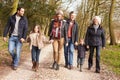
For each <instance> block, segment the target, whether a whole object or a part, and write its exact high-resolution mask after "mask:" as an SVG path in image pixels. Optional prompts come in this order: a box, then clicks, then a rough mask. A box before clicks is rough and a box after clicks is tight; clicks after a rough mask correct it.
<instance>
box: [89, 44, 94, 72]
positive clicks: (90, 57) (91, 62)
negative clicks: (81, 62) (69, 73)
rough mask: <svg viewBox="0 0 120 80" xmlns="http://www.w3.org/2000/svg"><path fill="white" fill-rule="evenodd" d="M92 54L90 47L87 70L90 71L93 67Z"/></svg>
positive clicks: (92, 50) (92, 47)
mask: <svg viewBox="0 0 120 80" xmlns="http://www.w3.org/2000/svg"><path fill="white" fill-rule="evenodd" d="M93 54H94V46H90V54H89V59H88V69H89V70H90V69H91V67H92V65H93Z"/></svg>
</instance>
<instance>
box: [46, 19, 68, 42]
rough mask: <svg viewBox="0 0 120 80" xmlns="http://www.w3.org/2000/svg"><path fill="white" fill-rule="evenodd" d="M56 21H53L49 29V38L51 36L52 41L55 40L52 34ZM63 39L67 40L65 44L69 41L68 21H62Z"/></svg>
mask: <svg viewBox="0 0 120 80" xmlns="http://www.w3.org/2000/svg"><path fill="white" fill-rule="evenodd" d="M54 21H55V20H52V21H51V23H50V28H49V31H48V36H50V40H51V39H54V37H53V35H52V34H51V33H52V29H53V25H54V24H53V23H54ZM61 38H64V39H65V42H67V41H68V38H67V26H66V20H62V26H61Z"/></svg>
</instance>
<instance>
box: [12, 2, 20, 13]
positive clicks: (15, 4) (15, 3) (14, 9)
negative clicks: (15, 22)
mask: <svg viewBox="0 0 120 80" xmlns="http://www.w3.org/2000/svg"><path fill="white" fill-rule="evenodd" d="M18 3H19V0H14V2H13V5H12V11H11V15H13V14H14V13H15V12H16V10H17V7H18Z"/></svg>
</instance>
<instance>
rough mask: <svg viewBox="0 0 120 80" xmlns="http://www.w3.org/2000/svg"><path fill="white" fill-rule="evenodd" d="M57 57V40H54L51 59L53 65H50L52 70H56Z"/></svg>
mask: <svg viewBox="0 0 120 80" xmlns="http://www.w3.org/2000/svg"><path fill="white" fill-rule="evenodd" d="M57 55H58V40H57V39H54V42H53V58H54V63H53V65H52V68H53V69H54V68H56V62H57Z"/></svg>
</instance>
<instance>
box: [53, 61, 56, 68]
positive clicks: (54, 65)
mask: <svg viewBox="0 0 120 80" xmlns="http://www.w3.org/2000/svg"><path fill="white" fill-rule="evenodd" d="M56 64H57V63H56V61H55V62H54V63H53V65H52V69H56Z"/></svg>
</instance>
